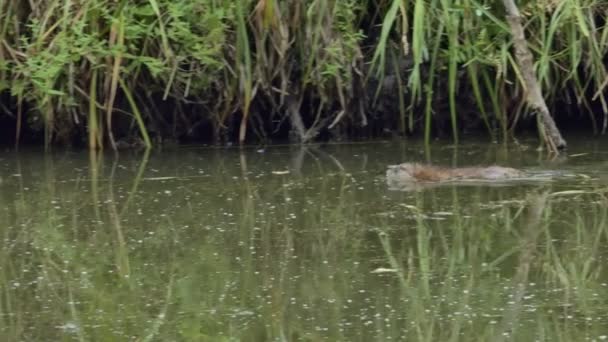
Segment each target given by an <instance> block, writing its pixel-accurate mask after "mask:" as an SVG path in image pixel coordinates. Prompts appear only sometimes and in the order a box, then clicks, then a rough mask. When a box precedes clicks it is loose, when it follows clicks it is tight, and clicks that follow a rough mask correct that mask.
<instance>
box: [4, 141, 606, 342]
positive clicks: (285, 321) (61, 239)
mask: <svg viewBox="0 0 608 342" xmlns="http://www.w3.org/2000/svg"><path fill="white" fill-rule="evenodd" d="M600 146H601V145H600ZM571 154H572V155H573V157H571V158H568V159H567V160H561V161H557V162H547V161H545V160H543V159H542V157H541V156H540V154H539V153H537V152H535V151H534V149H532V148H531V149H528V150H522V149H517V150H513V149H510V150H508V149H504V148H502V147H497V146H492V147H488V146H484V145H477V144H469V145H466V146H461V147H459V148H458V149H456V148H452V147H442V148H439V147H437V148H433V149H432V150H431V151H429V150H425V149H423V148H421V147H420V146H417V145H415V144H389V143H376V144H351V145H336V146H333V145H330V146H318V147H309V148H304V149H300V148H295V147H288V146H276V147H268V148H266V149H263V150H262V149H257V150H256V149H244V150H239V149H212V148H206V149H202V148H184V149H179V150H172V151H164V152H152V153H148V154H137V153H133V154H123V155H121V156H119V157H115V156H114V155H109V154H108V155H104V154H100V155H88V154H82V153H75V152H61V153H60V152H57V153H54V154H39V153H36V152H27V151H25V152H24V151H22V152H21V153H19V154H15V153H4V154H0V179H1V182H0V229H1V233H2V235H3V240H2V243H3V248H2V250H1V251H0V286H1V288H2V301H1V303H2V305H1V306H0V315H1V317H2V319H1V321H0V322H1V325H0V337H1V338H2V340H6V341H17V340H81V341H97V340H136V341H169V340H184V341H215V340H219V341H223V340H243V341H271V340H286V341H292V340H294V341H295V340H305V341H317V340H330V341H338V340H342V341H374V340H375V341H386V340H391V339H392V340H414V341H418V340H424V341H444V340H454V341H456V340H463V341H468V340H514V341H529V340H547V341H553V340H557V339H560V340H581V339H589V340H594V339H595V340H602V339H606V338H608V328H606V327H607V326H608V305H607V303H606V299H605V298H608V277H607V274H606V271H605V269H604V268H603V265H604V264H605V261H606V260H605V258H606V256H607V250H606V248H605V246H606V239H607V238H608V234H607V228H606V222H607V218H608V216H607V203H608V202H607V199H606V191H607V184H608V182H607V181H606V180H605V178H606V177H605V174H604V173H605V172H604V171H603V170H604V169H606V170H608V168H607V167H606V166H608V154H606V153H604V152H603V151H602V150H601V149H599V148H596V149H594V148H589V146H587V145H582V146H581V147H579V148H578V150H577V147H576V144H573V146H572V147H571ZM429 158H430V159H432V161H433V162H435V163H438V164H443V165H451V166H461V165H488V164H492V163H500V164H505V165H509V166H514V167H518V168H522V169H524V170H528V171H530V172H545V171H554V170H559V171H564V172H566V173H568V174H574V175H579V176H578V177H561V178H560V177H556V178H555V179H553V180H552V181H550V182H532V183H529V182H523V183H521V182H519V183H514V184H503V186H500V187H490V186H487V184H467V185H466V186H463V185H462V184H447V185H445V186H440V187H433V188H425V189H420V191H414V192H403V191H391V190H389V189H388V188H387V186H386V183H385V180H384V177H383V175H384V172H385V169H386V165H388V164H395V163H399V162H403V161H419V162H420V161H421V162H424V161H429Z"/></svg>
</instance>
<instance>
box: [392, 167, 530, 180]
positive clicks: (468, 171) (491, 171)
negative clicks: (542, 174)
mask: <svg viewBox="0 0 608 342" xmlns="http://www.w3.org/2000/svg"><path fill="white" fill-rule="evenodd" d="M522 174H523V173H522V172H521V171H519V170H517V169H513V168H510V167H502V166H489V167H464V168H445V167H439V166H433V165H424V164H417V163H404V164H399V165H391V166H389V170H388V171H387V177H389V179H392V180H394V181H401V182H441V181H448V180H458V179H486V180H502V179H507V178H514V177H521V176H522Z"/></svg>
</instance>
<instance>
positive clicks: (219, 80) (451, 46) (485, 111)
mask: <svg viewBox="0 0 608 342" xmlns="http://www.w3.org/2000/svg"><path fill="white" fill-rule="evenodd" d="M518 5H519V9H520V11H521V13H522V15H523V16H524V24H525V29H526V36H527V39H528V44H529V47H530V49H531V51H532V52H533V55H534V58H535V62H536V63H535V69H536V73H537V77H538V79H539V81H540V83H541V86H542V90H543V93H544V96H545V98H546V99H547V101H548V103H549V105H550V109H551V110H552V112H553V114H554V116H556V117H557V119H558V120H559V119H574V120H578V121H583V120H584V121H586V122H587V123H590V124H589V127H590V129H592V130H593V131H594V132H600V131H601V132H604V131H605V130H606V127H607V117H606V116H605V113H608V104H607V103H606V90H605V89H606V86H607V84H608V78H607V77H608V74H607V73H606V66H607V65H608V57H607V56H608V54H607V51H608V25H607V24H606V20H605V18H606V16H608V3H607V2H605V1H600V0H564V1H557V0H539V1H536V0H535V1H520V2H519V3H518ZM522 84H523V83H522V75H521V72H520V70H519V67H518V66H517V63H516V60H515V58H514V51H513V46H512V37H511V34H510V31H509V26H508V24H507V21H506V19H505V12H504V8H503V7H502V4H501V3H500V2H499V1H490V0H457V1H448V0H368V1H359V0H340V1H337V0H286V1H277V0H242V1H218V0H119V1H110V0H90V1H85V0H39V1H34V0H30V1H24V0H0V127H1V129H0V133H2V136H4V137H5V139H9V140H10V141H20V140H21V141H23V140H26V139H27V140H28V141H39V142H42V141H44V143H45V145H49V144H53V143H76V144H81V145H88V146H90V147H92V148H99V147H103V146H106V147H107V146H113V147H115V146H116V142H117V141H121V142H127V143H128V144H132V143H135V142H137V141H141V142H144V143H146V144H151V143H154V142H155V141H156V142H161V141H163V140H164V141H167V140H178V141H182V142H188V141H224V142H227V141H252V140H254V139H255V140H262V141H267V140H270V139H273V140H279V139H287V138H290V139H291V140H292V141H303V142H306V141H310V140H314V139H317V138H319V135H321V137H329V138H333V139H341V138H344V137H351V138H352V137H358V136H372V135H374V136H377V135H380V134H387V133H396V134H416V133H419V134H421V135H424V136H425V138H426V139H427V141H428V139H430V137H432V136H433V135H440V134H447V135H451V136H452V137H453V139H455V140H458V136H459V134H460V135H461V134H462V132H464V131H466V130H468V129H475V128H476V129H482V130H484V131H486V132H487V133H488V134H489V135H490V136H491V138H492V139H495V140H497V139H504V138H506V137H508V136H509V135H511V134H512V132H513V130H514V129H515V128H517V127H519V126H521V122H522V121H523V120H527V121H529V122H532V123H534V119H533V116H531V115H529V114H530V113H529V110H527V109H526V106H525V103H524V102H523V100H524V96H523V94H524V89H523V87H522ZM564 109H568V110H564ZM570 109H574V111H573V112H572V113H571V112H570ZM572 115H576V116H572ZM6 137H8V138H6ZM43 137H44V140H43ZM87 137H88V138H87ZM136 137H137V138H136ZM36 139H38V140H36Z"/></svg>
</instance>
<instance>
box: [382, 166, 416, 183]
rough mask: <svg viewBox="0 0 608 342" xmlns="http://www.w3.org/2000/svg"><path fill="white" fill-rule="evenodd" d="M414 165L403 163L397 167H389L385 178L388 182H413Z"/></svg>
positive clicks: (414, 179)
mask: <svg viewBox="0 0 608 342" xmlns="http://www.w3.org/2000/svg"><path fill="white" fill-rule="evenodd" d="M415 169H416V165H415V164H411V163H403V164H399V165H389V166H388V170H387V171H386V178H387V180H388V181H389V182H414V181H416V178H415V177H414V171H415Z"/></svg>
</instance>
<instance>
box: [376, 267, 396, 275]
mask: <svg viewBox="0 0 608 342" xmlns="http://www.w3.org/2000/svg"><path fill="white" fill-rule="evenodd" d="M371 273H374V274H375V273H397V270H396V269H394V268H384V267H379V268H376V269H375V270H373V271H372V272H371Z"/></svg>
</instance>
